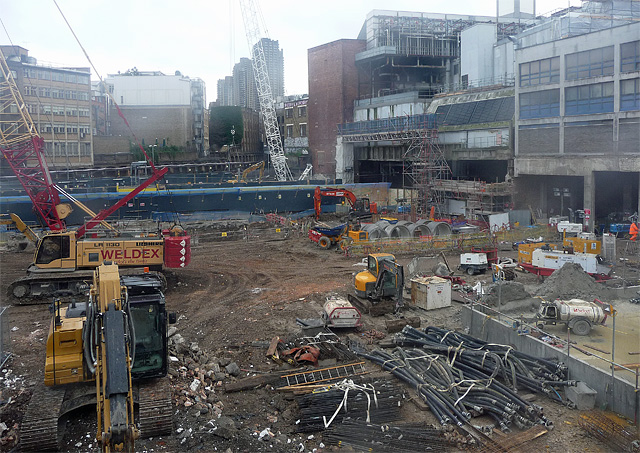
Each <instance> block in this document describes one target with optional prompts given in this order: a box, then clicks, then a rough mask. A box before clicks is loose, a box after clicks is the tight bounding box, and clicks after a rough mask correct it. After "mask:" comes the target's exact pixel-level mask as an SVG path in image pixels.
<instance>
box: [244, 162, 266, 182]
mask: <svg viewBox="0 0 640 453" xmlns="http://www.w3.org/2000/svg"><path fill="white" fill-rule="evenodd" d="M257 169H260V176H258V181H259V182H262V175H263V173H264V161H263V160H261V161H260V162H257V163H255V164H253V165H252V166H250V167H248V168H247V169H245V171H243V172H242V181H246V180H247V176H249V173H251V172H252V171H255V170H257Z"/></svg>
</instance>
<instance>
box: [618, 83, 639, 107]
mask: <svg viewBox="0 0 640 453" xmlns="http://www.w3.org/2000/svg"><path fill="white" fill-rule="evenodd" d="M620 110H622V111H629V110H640V79H630V80H621V81H620Z"/></svg>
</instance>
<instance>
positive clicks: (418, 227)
mask: <svg viewBox="0 0 640 453" xmlns="http://www.w3.org/2000/svg"><path fill="white" fill-rule="evenodd" d="M407 229H408V230H409V233H410V234H411V237H414V238H419V237H420V236H431V230H430V229H429V228H428V227H427V226H426V225H425V224H424V223H421V224H418V223H417V222H416V223H410V224H409V225H407Z"/></svg>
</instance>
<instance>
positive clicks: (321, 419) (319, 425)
mask: <svg viewBox="0 0 640 453" xmlns="http://www.w3.org/2000/svg"><path fill="white" fill-rule="evenodd" d="M402 399H403V392H402V390H401V389H399V388H398V387H397V386H396V385H394V384H393V383H392V382H390V381H389V380H378V381H374V382H371V383H368V384H361V383H356V382H354V381H353V380H350V379H345V380H343V381H342V382H340V383H338V384H336V385H333V386H332V387H330V388H329V389H326V390H317V391H315V392H313V393H308V394H305V395H300V396H298V397H297V398H296V400H297V403H298V407H299V409H300V422H299V423H298V424H297V428H296V430H297V431H298V432H312V431H322V430H324V429H326V428H328V427H329V426H331V425H333V424H339V423H342V421H343V420H344V419H347V418H348V419H351V420H364V421H367V422H371V423H388V422H391V421H394V420H398V418H399V417H400V406H401V402H402Z"/></svg>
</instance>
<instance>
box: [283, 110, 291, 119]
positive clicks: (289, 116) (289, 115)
mask: <svg viewBox="0 0 640 453" xmlns="http://www.w3.org/2000/svg"><path fill="white" fill-rule="evenodd" d="M284 116H285V118H293V109H284Z"/></svg>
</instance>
